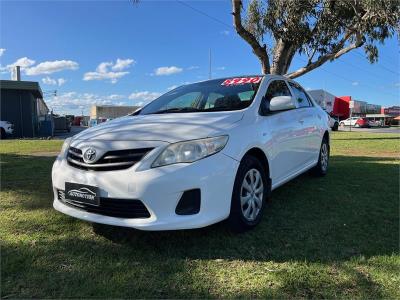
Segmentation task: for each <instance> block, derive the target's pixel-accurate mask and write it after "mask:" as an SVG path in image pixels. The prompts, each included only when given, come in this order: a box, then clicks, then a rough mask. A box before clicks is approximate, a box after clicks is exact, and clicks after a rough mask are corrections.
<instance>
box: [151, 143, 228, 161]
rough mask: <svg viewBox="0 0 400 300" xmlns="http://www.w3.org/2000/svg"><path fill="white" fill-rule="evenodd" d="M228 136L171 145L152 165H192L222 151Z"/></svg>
mask: <svg viewBox="0 0 400 300" xmlns="http://www.w3.org/2000/svg"><path fill="white" fill-rule="evenodd" d="M227 142H228V136H227V135H223V136H218V137H212V138H206V139H200V140H192V141H187V142H179V143H175V144H172V145H169V146H168V147H167V148H165V149H164V151H163V152H161V153H160V155H159V156H158V157H157V158H156V160H155V161H154V162H153V164H152V165H151V166H152V167H153V168H155V167H161V166H166V165H171V164H176V163H191V162H194V161H196V160H199V159H202V158H204V157H207V156H210V155H213V154H215V153H217V152H219V151H221V150H222V149H223V148H224V147H225V145H226V143H227Z"/></svg>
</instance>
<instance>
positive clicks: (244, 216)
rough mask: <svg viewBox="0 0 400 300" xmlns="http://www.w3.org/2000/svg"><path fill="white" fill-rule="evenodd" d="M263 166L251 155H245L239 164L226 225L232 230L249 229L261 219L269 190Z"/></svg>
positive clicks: (241, 230) (268, 182)
mask: <svg viewBox="0 0 400 300" xmlns="http://www.w3.org/2000/svg"><path fill="white" fill-rule="evenodd" d="M264 167H266V166H264ZM264 167H263V165H262V164H261V163H260V161H259V160H258V159H257V158H255V157H253V156H245V157H244V158H243V160H242V161H241V163H240V165H239V169H238V172H237V174H236V178H235V183H234V186H233V192H232V202H231V212H230V215H229V219H228V225H229V227H230V229H232V231H234V232H243V231H246V230H249V229H251V228H253V227H255V226H256V225H257V224H258V223H260V221H261V217H262V214H263V211H264V208H265V203H266V201H267V197H268V195H269V193H270V190H271V186H270V181H269V180H267V175H266V173H267V172H266V171H265V168H264Z"/></svg>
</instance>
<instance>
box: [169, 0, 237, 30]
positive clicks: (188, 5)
mask: <svg viewBox="0 0 400 300" xmlns="http://www.w3.org/2000/svg"><path fill="white" fill-rule="evenodd" d="M176 2H178V3H180V4H182V5H184V6H186V7H188V8H190V9H191V10H193V11H195V12H197V13H199V14H201V15H203V16H206V17H208V18H210V19H212V20H214V21H215V22H217V23H219V24H221V25H224V26H226V27H229V29H232V28H233V26H232V25H229V24H227V23H225V22H223V21H221V20H219V19H217V18H215V17H213V16H210V15H209V14H207V13H205V12H204V11H202V10H200V9H197V8H195V7H193V6H191V5H190V4H188V3H186V2H183V1H181V0H176Z"/></svg>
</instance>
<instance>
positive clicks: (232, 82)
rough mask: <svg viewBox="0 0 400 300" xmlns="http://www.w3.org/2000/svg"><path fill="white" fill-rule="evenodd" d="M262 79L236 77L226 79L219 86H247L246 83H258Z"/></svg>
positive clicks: (258, 77)
mask: <svg viewBox="0 0 400 300" xmlns="http://www.w3.org/2000/svg"><path fill="white" fill-rule="evenodd" d="M261 79H262V77H260V76H257V77H237V78H231V79H226V80H225V81H224V82H223V83H221V85H228V86H229V85H240V84H247V83H259V82H261Z"/></svg>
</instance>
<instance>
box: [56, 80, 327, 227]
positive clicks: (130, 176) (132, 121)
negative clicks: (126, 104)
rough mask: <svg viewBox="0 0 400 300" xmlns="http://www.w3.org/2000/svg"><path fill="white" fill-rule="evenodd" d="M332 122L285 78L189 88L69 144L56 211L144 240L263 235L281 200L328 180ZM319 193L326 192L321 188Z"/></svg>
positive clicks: (60, 163)
mask: <svg viewBox="0 0 400 300" xmlns="http://www.w3.org/2000/svg"><path fill="white" fill-rule="evenodd" d="M329 132H330V130H329V123H328V117H327V115H326V113H325V112H324V111H323V110H322V108H321V107H320V106H318V105H317V104H316V103H315V102H314V101H313V100H312V99H311V97H310V96H309V95H308V94H307V92H306V91H305V90H304V89H303V88H302V87H301V86H300V85H299V84H297V83H296V82H294V81H292V80H290V79H287V78H286V77H283V76H276V75H266V76H258V75H257V76H248V77H237V78H223V79H214V80H208V81H203V82H198V83H193V84H188V85H184V86H181V87H178V88H176V89H173V90H171V91H169V92H167V93H166V94H164V95H162V96H160V97H159V98H157V99H155V100H154V101H152V102H151V103H149V104H148V105H146V106H145V107H143V108H142V109H141V110H139V111H136V112H135V113H134V114H131V115H128V116H125V117H121V118H117V119H115V120H112V121H109V122H105V123H102V124H99V125H97V126H95V127H92V128H89V129H87V130H85V131H82V132H81V133H79V134H77V135H75V136H74V137H72V138H70V139H66V140H65V142H64V145H63V147H62V150H61V153H60V154H59V156H58V157H57V159H56V161H55V163H54V165H53V170H52V181H53V192H54V194H53V196H54V201H53V206H54V208H55V209H56V210H58V211H60V212H62V213H64V214H67V215H70V216H72V217H75V218H79V219H82V220H85V221H90V222H95V223H102V224H109V225H117V226H125V227H133V228H137V229H142V230H176V229H190V228H199V227H205V226H208V225H211V224H214V223H217V222H220V221H222V220H225V219H227V223H228V224H229V226H230V227H231V228H232V229H233V230H234V231H244V230H247V229H250V228H253V227H254V226H256V225H257V224H258V223H259V222H260V220H261V218H262V215H263V211H264V209H265V208H266V201H267V199H268V197H269V194H270V192H271V191H272V190H274V189H276V188H277V187H279V186H281V185H283V184H285V183H286V182H288V181H289V180H291V179H293V178H294V177H296V176H298V175H300V174H302V173H304V172H306V171H308V170H310V169H312V170H313V172H314V173H315V174H316V175H319V176H323V175H325V174H326V173H327V170H328V161H329V144H330V140H329ZM316 184H317V185H318V184H319V183H316Z"/></svg>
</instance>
